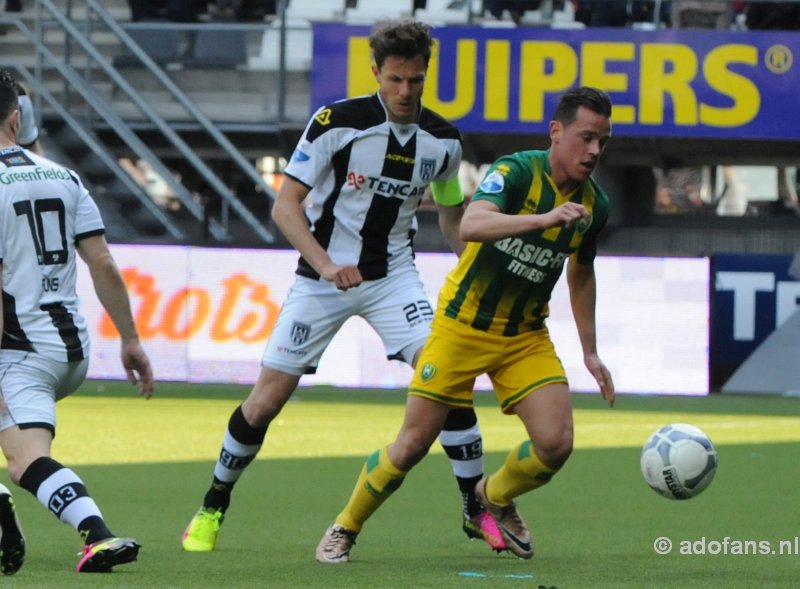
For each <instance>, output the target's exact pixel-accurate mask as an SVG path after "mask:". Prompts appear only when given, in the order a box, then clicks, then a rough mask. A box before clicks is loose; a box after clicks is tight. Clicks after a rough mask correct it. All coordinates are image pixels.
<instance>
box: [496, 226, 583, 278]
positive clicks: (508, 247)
mask: <svg viewBox="0 0 800 589" xmlns="http://www.w3.org/2000/svg"><path fill="white" fill-rule="evenodd" d="M494 246H495V247H496V248H497V249H499V250H500V251H502V252H505V253H506V254H508V255H509V256H511V257H512V260H511V261H510V262H509V263H508V266H507V270H508V271H509V272H511V273H512V274H514V275H515V276H520V277H522V278H525V279H527V280H530V281H531V282H536V283H539V282H544V280H545V279H546V278H547V276H548V272H547V270H552V269H556V268H561V267H562V266H563V265H564V261H565V260H566V259H567V257H569V254H566V253H563V252H559V253H556V252H554V251H553V250H551V249H550V248H548V247H544V246H540V245H535V244H532V243H525V242H524V241H523V240H522V239H520V238H518V237H517V238H513V237H509V238H508V239H503V240H502V241H497V242H495V244H494Z"/></svg>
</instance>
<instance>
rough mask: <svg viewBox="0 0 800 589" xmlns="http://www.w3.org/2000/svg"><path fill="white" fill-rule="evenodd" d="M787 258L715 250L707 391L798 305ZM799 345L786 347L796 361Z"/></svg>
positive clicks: (798, 284)
mask: <svg viewBox="0 0 800 589" xmlns="http://www.w3.org/2000/svg"><path fill="white" fill-rule="evenodd" d="M792 262H793V256H790V255H747V254H720V255H716V256H714V257H713V258H712V265H711V266H712V284H713V287H712V293H711V325H710V339H709V343H710V347H711V349H710V354H709V360H710V365H711V370H710V373H711V389H712V390H720V389H721V388H723V385H724V384H725V383H726V382H727V381H728V379H729V377H730V376H731V375H732V374H733V373H734V372H735V371H736V369H737V368H739V366H740V365H741V364H742V363H743V362H744V361H745V360H747V358H748V357H749V356H751V354H753V352H755V351H756V350H757V349H758V347H759V346H760V345H761V344H762V343H763V342H764V340H765V339H767V337H768V336H770V334H772V333H773V332H775V330H776V329H778V328H779V327H780V326H781V325H782V324H784V323H785V322H786V321H787V320H788V319H789V318H790V317H791V316H792V315H794V314H795V313H796V312H797V311H798V309H800V280H796V279H795V278H794V277H793V276H792V274H793V273H792V272H790V270H791V268H792ZM798 349H800V342H799V343H798V345H797V347H794V349H792V350H786V353H787V354H790V355H791V357H792V358H795V360H794V362H795V363H796V362H797V360H796V358H797V350H798ZM766 372H768V371H764V373H762V379H761V381H762V384H763V382H764V381H765V380H766V377H767V376H768V375H767V374H766ZM798 386H800V383H799V385H798ZM752 392H763V391H752Z"/></svg>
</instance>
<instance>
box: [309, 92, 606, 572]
mask: <svg viewBox="0 0 800 589" xmlns="http://www.w3.org/2000/svg"><path fill="white" fill-rule="evenodd" d="M610 117H611V101H610V100H609V98H608V96H607V95H606V94H605V93H604V92H602V91H600V90H597V89H595V88H588V87H581V88H575V89H572V90H570V91H568V92H566V93H564V94H563V95H562V96H561V97H560V99H559V103H558V106H557V108H556V112H555V114H554V116H553V120H552V121H551V122H550V128H549V131H550V140H551V146H550V149H548V150H546V151H533V150H532V151H523V152H519V153H515V154H512V155H509V156H505V157H502V158H500V159H499V160H497V161H496V162H495V163H494V164H493V165H492V167H491V169H490V170H489V171H488V173H487V175H486V177H485V178H484V180H483V182H482V184H481V186H480V188H479V190H478V191H477V193H476V194H475V196H474V198H473V200H472V202H471V203H470V204H469V206H468V207H467V210H466V212H465V213H464V218H463V220H462V222H461V229H460V233H461V238H462V239H463V240H464V241H466V242H468V244H467V247H466V250H465V251H464V253H463V254H462V255H461V257H460V259H459V261H458V265H457V266H456V267H455V269H454V270H453V271H452V272H450V274H449V275H448V277H447V280H446V282H445V285H444V286H443V288H442V290H441V292H440V294H439V303H438V308H437V310H436V314H435V317H434V321H433V325H432V330H431V335H430V337H429V339H428V341H427V343H426V344H425V347H424V348H423V350H422V353H421V356H420V358H419V361H418V362H417V365H416V368H415V373H414V378H413V380H412V382H411V385H410V388H409V397H408V401H407V404H406V416H405V420H404V423H403V425H402V427H401V429H400V432H399V433H398V436H397V439H396V440H395V441H394V442H393V443H392V444H390V445H389V446H387V447H386V448H383V449H382V450H378V451H376V452H375V453H374V454H373V455H371V456H370V457H369V458H368V459H367V461H366V463H365V464H364V467H363V468H362V471H361V474H360V476H359V479H358V482H357V483H356V487H355V489H354V491H353V494H352V496H351V497H350V500H349V502H348V503H347V505H346V506H345V508H344V510H343V511H342V512H341V513H340V514H339V515H338V516H337V518H336V521H335V522H334V524H333V525H331V526H330V527H329V528H328V530H327V531H326V533H325V535H324V536H323V538H322V540H321V541H320V543H319V546H318V547H317V552H316V558H317V560H319V561H320V562H328V563H341V562H348V561H349V559H350V548H351V546H352V545H353V544H354V543H355V538H356V535H357V534H358V533H359V532H360V531H361V528H362V526H363V524H364V522H365V521H366V520H367V519H368V518H369V517H370V516H371V515H372V513H373V512H374V511H375V510H376V509H377V508H378V507H379V506H380V505H381V504H382V503H383V501H384V500H385V499H386V498H387V497H388V496H389V495H391V493H392V492H393V491H394V490H396V489H397V488H398V487H399V486H400V484H401V483H402V481H403V479H404V477H405V475H406V473H407V472H408V471H409V470H410V469H411V468H412V467H413V466H414V465H415V464H417V463H418V462H419V461H420V460H421V459H422V458H423V457H424V456H425V454H426V453H427V452H428V449H429V448H430V446H431V445H432V444H433V442H434V441H435V440H436V436H437V435H438V434H439V432H440V430H441V429H442V425H443V424H444V422H445V419H446V418H447V414H448V412H449V411H450V409H451V408H453V407H472V389H473V385H474V383H475V378H476V377H477V376H479V375H481V374H487V375H488V376H489V378H490V379H491V381H492V384H493V385H494V389H495V393H496V395H497V398H498V401H499V402H500V406H501V408H502V410H503V412H505V413H508V414H516V415H517V416H518V417H519V418H520V419H521V420H522V422H523V424H524V425H525V429H526V431H527V435H528V439H526V440H525V441H523V442H522V443H520V444H519V445H518V446H517V447H516V448H514V449H512V451H511V452H510V453H509V454H508V457H507V458H506V460H505V464H504V465H503V466H502V467H501V468H500V469H499V470H498V471H496V472H495V473H493V474H491V475H489V476H485V477H484V478H482V479H481V480H480V481H479V482H478V484H477V486H476V489H475V491H476V495H477V497H478V499H479V500H480V501H481V503H482V504H483V506H484V507H485V508H486V510H487V511H488V512H489V513H490V514H491V515H492V517H493V518H494V519H495V520H496V522H497V524H498V528H499V530H500V532H501V535H502V537H503V540H504V541H505V544H506V548H507V549H508V550H510V551H511V552H512V553H514V554H516V555H517V556H520V557H522V558H531V556H533V545H532V542H531V537H530V533H529V531H528V528H527V525H526V524H525V522H524V521H523V519H522V517H521V516H520V515H519V513H518V512H517V509H516V506H515V504H514V498H516V497H518V496H519V495H521V494H523V493H526V492H528V491H532V490H534V489H536V488H538V487H540V486H542V485H544V484H546V483H547V482H549V481H550V479H551V478H552V476H553V475H554V474H555V473H556V472H557V471H558V470H559V469H560V468H561V467H562V466H563V464H564V463H565V462H566V460H567V458H568V457H569V455H570V453H571V451H572V441H573V421H572V406H571V403H570V397H569V387H568V383H567V378H566V375H565V373H564V368H563V366H562V365H561V361H560V360H559V358H558V356H557V355H556V351H555V349H554V347H553V343H552V341H551V339H550V336H549V333H548V331H547V327H546V325H545V319H546V317H547V315H548V301H549V299H550V295H551V293H552V290H553V287H554V286H555V284H556V282H557V280H558V278H559V276H560V275H561V271H562V268H563V267H564V265H565V263H566V262H567V260H569V263H567V264H566V266H567V283H568V286H569V292H570V302H571V305H572V312H573V316H574V318H575V323H576V326H577V329H578V333H579V337H580V342H581V346H582V348H583V356H584V364H585V365H586V368H587V369H588V370H589V372H590V373H591V374H592V375H593V376H594V378H595V380H596V381H597V384H598V386H599V388H600V392H601V394H602V396H603V398H604V399H605V400H606V401H607V402H608V403H609V405H613V403H614V385H613V382H612V379H611V374H610V373H609V371H608V369H607V368H606V366H605V364H603V362H602V360H601V359H600V357H599V356H598V353H597V340H596V333H595V301H596V282H595V274H594V258H595V255H596V252H597V236H598V233H599V232H600V230H601V229H602V228H603V226H604V225H605V223H606V220H607V218H608V208H609V203H608V197H607V195H606V194H605V193H604V192H603V190H602V189H601V188H600V186H599V185H598V184H597V183H596V182H595V181H594V179H593V178H592V177H591V174H592V172H593V171H594V168H595V166H596V165H597V162H598V160H599V159H600V156H601V154H602V153H603V150H604V148H605V146H606V143H607V142H608V139H609V138H610V136H611V122H610Z"/></svg>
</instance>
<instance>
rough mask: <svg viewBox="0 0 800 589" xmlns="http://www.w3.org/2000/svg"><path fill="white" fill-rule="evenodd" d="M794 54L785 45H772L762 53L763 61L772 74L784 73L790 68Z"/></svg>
mask: <svg viewBox="0 0 800 589" xmlns="http://www.w3.org/2000/svg"><path fill="white" fill-rule="evenodd" d="M793 62H794V55H792V50H791V49H789V48H788V47H787V46H786V45H773V46H772V47H770V48H769V49H767V53H766V54H765V55H764V63H765V64H766V66H767V69H768V70H769V71H771V72H772V73H773V74H785V73H786V72H788V71H789V70H790V69H791V68H792V63H793Z"/></svg>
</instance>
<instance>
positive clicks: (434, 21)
mask: <svg viewBox="0 0 800 589" xmlns="http://www.w3.org/2000/svg"><path fill="white" fill-rule="evenodd" d="M414 18H416V19H417V20H420V21H422V22H425V23H428V24H431V25H439V24H441V25H448V24H464V23H467V22H469V3H468V2H464V1H459V0H428V1H427V2H426V3H425V8H417V10H416V11H415V12H414Z"/></svg>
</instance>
